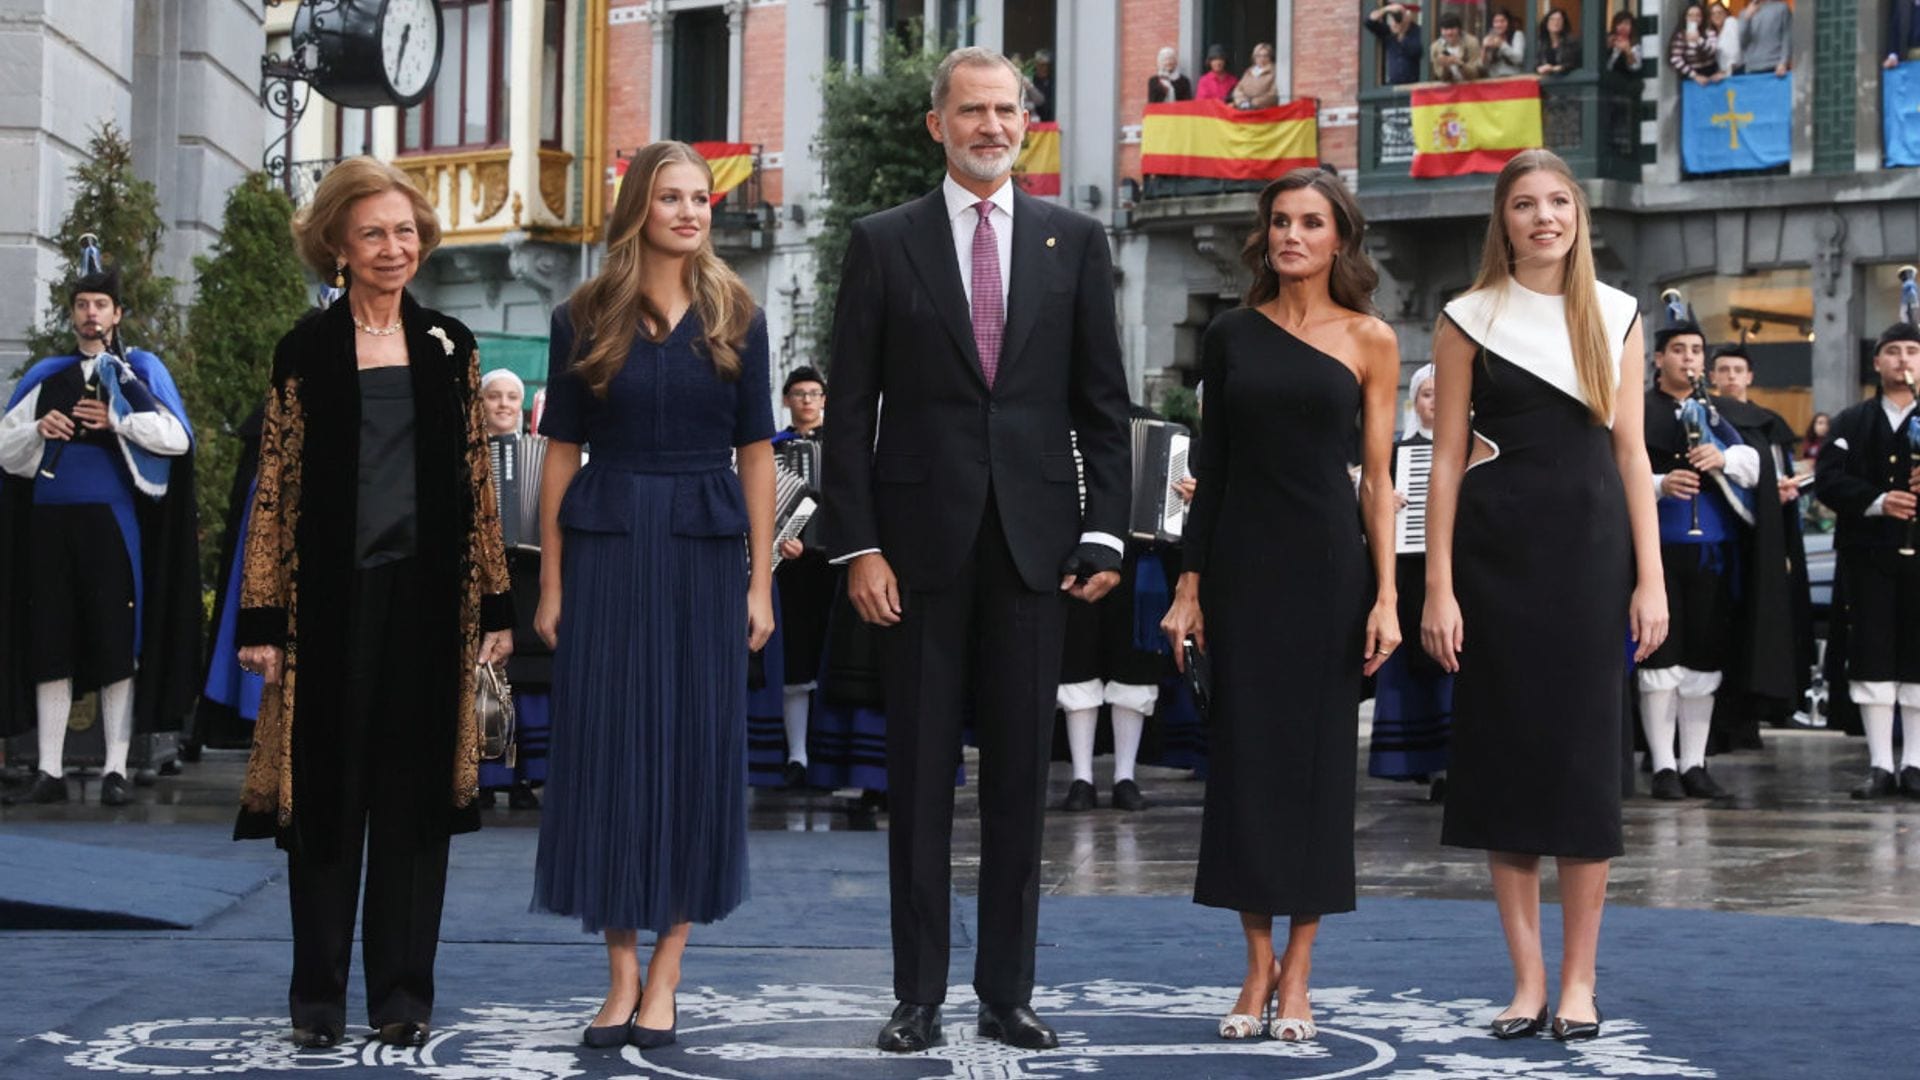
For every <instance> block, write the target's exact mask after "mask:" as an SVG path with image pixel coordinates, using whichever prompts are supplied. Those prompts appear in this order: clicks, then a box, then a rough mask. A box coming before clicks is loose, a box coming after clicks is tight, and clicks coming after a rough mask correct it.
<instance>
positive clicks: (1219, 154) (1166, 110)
mask: <svg viewBox="0 0 1920 1080" xmlns="http://www.w3.org/2000/svg"><path fill="white" fill-rule="evenodd" d="M1319 108H1320V106H1319V102H1318V101H1317V100H1315V99H1314V98H1299V99H1296V100H1294V101H1290V102H1288V103H1286V104H1285V105H1276V106H1274V107H1273V108H1271V109H1236V108H1234V107H1233V106H1231V105H1228V104H1226V103H1225V102H1222V101H1169V102H1163V103H1161V104H1158V105H1149V106H1147V113H1146V118H1145V120H1144V121H1143V122H1142V123H1141V125H1140V171H1141V172H1142V173H1144V174H1146V175H1148V176H1199V177H1208V178H1212V179H1216V180H1272V179H1275V178H1277V177H1280V176H1284V175H1286V173H1287V172H1288V171H1289V170H1292V169H1297V168H1300V167H1302V166H1313V165H1317V164H1319V162H1320V123H1319Z"/></svg>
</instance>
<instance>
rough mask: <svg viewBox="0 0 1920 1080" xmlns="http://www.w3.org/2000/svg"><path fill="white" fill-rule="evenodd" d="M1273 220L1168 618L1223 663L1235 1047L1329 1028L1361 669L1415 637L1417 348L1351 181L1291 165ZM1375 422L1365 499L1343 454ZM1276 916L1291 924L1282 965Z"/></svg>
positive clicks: (1213, 748) (1210, 810)
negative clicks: (1399, 463) (1393, 473)
mask: <svg viewBox="0 0 1920 1080" xmlns="http://www.w3.org/2000/svg"><path fill="white" fill-rule="evenodd" d="M1258 221H1259V224H1258V225H1257V226H1256V228H1255V231H1254V233H1253V235H1252V236H1251V237H1249V239H1248V243H1247V247H1246V252H1245V255H1246V259H1247V264H1248V266H1249V267H1250V268H1252V269H1253V271H1254V282H1253V285H1252V287H1251V288H1250V289H1249V290H1248V293H1247V306H1245V307H1242V308H1238V309H1236V310H1233V311H1229V312H1227V313H1225V314H1223V315H1221V316H1220V317H1219V318H1217V319H1215V320H1214V321H1213V324H1212V325H1211V326H1209V327H1208V328H1207V333H1206V339H1205V343H1204V345H1203V347H1202V366H1203V368H1204V374H1205V377H1206V394H1207V411H1206V416H1205V419H1204V421H1203V423H1202V425H1201V432H1200V446H1199V452H1198V454H1197V455H1196V457H1195V461H1196V462H1197V468H1196V476H1197V478H1198V480H1199V486H1198V489H1197V490H1196V491H1195V493H1194V498H1193V505H1192V510H1191V512H1190V514H1189V516H1188V519H1187V528H1186V536H1185V541H1184V551H1183V556H1184V560H1185V565H1184V567H1183V571H1184V572H1183V573H1182V574H1181V575H1180V580H1179V584H1178V586H1177V587H1176V589H1175V595H1174V602H1173V606H1172V609H1171V610H1170V611H1169V612H1168V614H1167V617H1166V619H1165V620H1164V621H1163V622H1162V624H1161V625H1162V628H1163V629H1165V630H1166V631H1167V635H1168V637H1169V638H1170V639H1172V640H1173V641H1174V642H1175V644H1176V648H1177V646H1178V643H1179V642H1180V641H1181V640H1182V639H1183V638H1184V637H1185V636H1186V635H1187V634H1189V633H1191V634H1193V635H1194V636H1195V637H1196V638H1197V639H1199V643H1200V644H1201V645H1202V646H1203V647H1205V648H1206V649H1207V650H1208V651H1209V652H1210V654H1211V656H1212V668H1213V684H1212V690H1213V701H1212V715H1211V716H1210V718H1209V719H1210V727H1209V730H1208V738H1209V740H1210V742H1209V752H1208V757H1209V762H1210V764H1209V769H1210V775H1209V776H1208V778H1207V799H1206V810H1205V813H1204V816H1203V818H1202V821H1201V831H1200V865H1199V873H1198V876H1197V878H1196V880H1195V882H1194V887H1193V898H1194V901H1195V902H1196V903H1201V904H1207V905H1209V906H1213V907H1224V908H1230V909H1232V910H1234V911H1238V912H1240V921H1241V929H1242V930H1243V932H1244V933H1245V934H1246V938H1247V973H1246V979H1245V982H1244V983H1243V984H1242V987H1241V991H1240V1000H1239V1002H1238V1003H1237V1004H1236V1005H1235V1006H1234V1010H1233V1012H1232V1013H1230V1014H1228V1015H1227V1017H1226V1018H1225V1019H1223V1020H1222V1021H1221V1023H1220V1035H1221V1037H1222V1038H1228V1039H1242V1038H1249V1037H1252V1036H1255V1035H1258V1034H1261V1033H1263V1032H1264V1033H1266V1034H1270V1035H1272V1036H1273V1037H1274V1038H1276V1039H1287V1040H1299V1039H1310V1038H1312V1037H1313V1036H1314V1028H1313V1021H1312V1017H1311V1010H1310V1008H1309V1004H1308V1000H1307V983H1308V974H1309V971H1310V968H1311V965H1312V949H1313V938H1314V934H1315V932H1316V931H1317V929H1318V927H1319V922H1320V916H1321V915H1324V914H1329V913H1333V912H1341V911H1351V910H1353V901H1354V867H1353V799H1354V771H1355V769H1354V762H1355V758H1356V756H1357V753H1358V731H1357V729H1358V713H1359V706H1360V684H1361V677H1362V675H1365V674H1372V673H1373V672H1374V670H1375V669H1377V668H1378V667H1379V666H1380V664H1381V662H1382V661H1384V660H1385V659H1386V657H1387V655H1388V654H1390V653H1391V652H1392V651H1393V649H1394V647H1395V646H1396V645H1397V644H1398V643H1399V640H1400V631H1399V628H1398V627H1399V624H1398V620H1397V619H1396V617H1395V612H1394V583H1393V539H1392V524H1393V512H1394V502H1393V484H1392V481H1391V480H1390V479H1389V477H1388V463H1389V458H1390V456H1391V448H1392V443H1393V423H1394V417H1393V407H1394V398H1395V392H1396V389H1397V383H1398V382H1399V367H1400V353H1399V347H1398V344H1397V342H1396V341H1395V339H1394V335H1393V331H1392V330H1391V329H1390V328H1388V326H1387V325H1386V324H1385V323H1384V322H1382V321H1380V320H1379V319H1378V318H1376V317H1374V315H1373V314H1372V302H1371V294H1372V291H1373V286H1374V284H1375V283H1376V282H1377V281H1378V275H1377V274H1376V273H1375V271H1374V270H1373V267H1372V265H1371V264H1370V263H1368V261H1367V257H1366V255H1365V253H1364V252H1363V251H1362V250H1361V246H1360V242H1361V235H1362V230H1363V229H1364V224H1363V222H1362V219H1361V216H1360V210H1359V207H1358V205H1357V204H1356V203H1355V202H1354V200H1353V196H1352V195H1350V194H1348V192H1347V190H1346V188H1345V187H1343V186H1342V185H1341V183H1340V181H1339V180H1338V179H1336V178H1334V177H1331V176H1329V175H1328V174H1326V173H1324V172H1322V171H1320V170H1318V169H1300V170H1296V171H1294V172H1292V173H1289V174H1288V175H1287V176H1284V177H1282V178H1281V179H1279V180H1276V181H1274V182H1273V183H1272V184H1269V185H1268V186H1267V189H1266V190H1265V191H1264V192H1262V193H1261V196H1260V216H1259V219H1258ZM1362 420H1364V422H1363V423H1360V433H1361V439H1362V446H1363V451H1364V453H1363V456H1364V462H1365V464H1364V468H1365V472H1364V474H1363V477H1364V479H1363V481H1362V485H1361V499H1360V502H1361V505H1359V506H1357V505H1356V502H1355V497H1354V488H1353V482H1352V480H1351V479H1350V478H1349V476H1348V474H1347V461H1348V454H1349V451H1350V450H1351V448H1352V447H1353V444H1354V439H1355V435H1356V423H1357V422H1361V421H1362ZM1363 507H1364V514H1363V512H1362V509H1363ZM1363 516H1364V519H1365V524H1366V533H1365V535H1364V536H1363V535H1362V531H1361V522H1362V518H1363ZM1203 613H1204V614H1203ZM1279 915H1284V916H1287V917H1289V919H1290V926H1289V930H1288V938H1287V945H1286V949H1285V952H1284V955H1283V956H1281V957H1280V959H1279V961H1278V963H1276V962H1275V958H1274V952H1273V920H1274V917H1275V916H1279ZM1276 996H1277V997H1278V1000H1279V1009H1278V1015H1277V1017H1276V1018H1275V1019H1273V1021H1272V1023H1271V1025H1268V1024H1267V1023H1265V1019H1266V1012H1267V1007H1268V1003H1269V1001H1271V1000H1273V999H1274V998H1275V997H1276Z"/></svg>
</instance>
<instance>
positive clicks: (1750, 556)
mask: <svg viewBox="0 0 1920 1080" xmlns="http://www.w3.org/2000/svg"><path fill="white" fill-rule="evenodd" d="M1712 374H1713V383H1714V387H1715V389H1717V390H1718V391H1719V393H1718V395H1717V396H1715V397H1714V399H1713V405H1714V408H1716V409H1717V410H1719V413H1720V415H1721V416H1722V417H1724V418H1725V419H1726V421H1727V422H1728V423H1730V424H1732V425H1733V428H1734V430H1735V431H1738V432H1739V433H1740V438H1741V439H1742V440H1743V441H1745V442H1746V444H1747V445H1748V446H1751V447H1753V448H1754V449H1755V451H1757V453H1758V457H1759V465H1760V476H1759V479H1758V480H1757V481H1756V482H1755V483H1754V486H1753V528H1752V529H1751V530H1750V531H1749V532H1748V533H1747V536H1748V543H1747V545H1746V546H1745V547H1744V548H1743V549H1742V551H1741V572H1740V577H1739V584H1740V588H1739V589H1737V590H1736V603H1735V608H1734V620H1733V640H1732V643H1731V647H1730V648H1729V650H1728V662H1727V669H1726V678H1725V680H1724V681H1723V682H1722V683H1721V685H1720V692H1719V693H1718V694H1717V695H1715V704H1714V742H1715V743H1716V746H1715V747H1714V748H1715V749H1719V750H1743V749H1746V750H1757V749H1759V748H1760V724H1761V723H1762V722H1763V721H1765V722H1769V723H1775V724H1781V723H1784V722H1786V720H1787V718H1788V717H1789V716H1791V715H1792V713H1793V711H1794V709H1795V708H1796V707H1797V703H1798V702H1799V701H1800V700H1801V698H1802V696H1803V695H1804V694H1805V693H1806V691H1807V687H1808V685H1809V684H1810V683H1811V682H1812V679H1813V653H1814V649H1813V600H1812V596H1811V594H1810V593H1809V591H1808V587H1807V549H1806V543H1805V541H1804V540H1803V539H1802V537H1801V532H1800V528H1801V526H1800V487H1799V485H1798V484H1796V483H1795V482H1794V478H1793V475H1794V474H1793V446H1794V443H1795V442H1796V441H1797V436H1796V434H1795V432H1794V430H1793V427H1792V425H1790V424H1788V423H1787V421H1786V419H1785V418H1784V417H1782V416H1781V415H1780V414H1779V413H1777V412H1774V411H1773V410H1772V409H1769V408H1767V407H1765V406H1763V405H1759V404H1756V403H1754V402H1753V401H1750V400H1748V388H1749V387H1751V386H1752V385H1753V358H1752V357H1751V356H1749V355H1748V353H1747V350H1746V347H1745V346H1744V345H1737V344H1735V345H1723V346H1721V347H1720V348H1719V349H1718V350H1716V351H1715V352H1714V354H1713V368H1712Z"/></svg>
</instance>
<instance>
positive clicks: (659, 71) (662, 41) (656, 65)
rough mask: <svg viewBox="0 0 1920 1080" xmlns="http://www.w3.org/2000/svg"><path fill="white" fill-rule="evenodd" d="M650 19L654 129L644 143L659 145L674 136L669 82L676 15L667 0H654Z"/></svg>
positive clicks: (648, 15)
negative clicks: (670, 9)
mask: <svg viewBox="0 0 1920 1080" xmlns="http://www.w3.org/2000/svg"><path fill="white" fill-rule="evenodd" d="M646 17H647V21H648V22H651V23H652V24H653V71H652V76H653V86H652V88H651V101H652V112H651V116H652V118H653V130H652V131H649V132H647V133H646V138H645V139H644V140H643V141H644V142H657V141H659V140H660V139H664V138H667V137H668V136H669V135H671V134H673V118H672V117H671V116H670V115H668V113H667V109H668V107H669V106H670V105H671V104H672V103H671V102H670V101H668V100H667V87H668V86H669V85H671V84H670V83H669V82H668V81H667V80H668V78H669V76H670V75H671V74H672V73H671V72H670V71H668V67H669V66H670V65H671V64H672V63H673V13H672V12H670V11H668V10H667V3H666V0H653V10H651V11H649V12H647V16H646Z"/></svg>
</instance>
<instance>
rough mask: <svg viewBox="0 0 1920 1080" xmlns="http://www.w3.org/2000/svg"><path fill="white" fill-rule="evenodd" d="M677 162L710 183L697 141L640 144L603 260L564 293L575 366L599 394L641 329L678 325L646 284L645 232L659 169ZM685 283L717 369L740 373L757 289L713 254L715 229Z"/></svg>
mask: <svg viewBox="0 0 1920 1080" xmlns="http://www.w3.org/2000/svg"><path fill="white" fill-rule="evenodd" d="M673 164H685V165H692V166H694V167H695V168H697V169H699V170H700V172H701V173H702V174H703V175H705V176H706V178H707V184H708V186H709V188H711V186H712V184H713V169H712V168H711V167H709V166H708V165H707V161H706V159H705V158H703V157H701V156H700V155H699V153H697V152H696V151H695V150H694V149H693V147H691V146H688V145H687V144H686V143H683V142H672V141H662V142H657V143H651V144H649V145H647V146H646V147H644V148H642V149H641V150H640V152H639V153H637V154H635V155H634V156H633V159H632V161H630V162H628V164H627V175H626V179H625V180H624V181H623V182H622V183H621V185H620V195H619V198H617V199H615V200H614V204H613V213H611V214H610V215H608V217H607V259H606V262H605V263H603V264H602V265H601V267H600V272H599V273H598V274H595V275H594V276H593V277H592V278H589V279H588V280H587V281H585V282H583V283H581V285H580V287H579V288H577V289H575V290H573V296H572V297H570V298H569V299H568V300H567V315H568V318H569V319H570V320H571V321H572V323H573V332H574V345H573V362H574V369H575V370H576V371H577V372H579V375H580V378H581V379H582V380H584V381H585V382H586V384H587V387H588V388H589V389H590V390H592V391H593V393H594V395H595V396H597V397H605V396H606V395H607V385H608V384H609V383H611V382H612V381H613V377H614V376H615V375H616V374H618V373H619V371H620V367H621V365H623V364H625V363H626V362H627V352H628V350H629V349H631V348H632V347H633V339H634V337H635V336H636V335H640V334H645V335H646V337H647V340H649V341H655V342H658V341H664V340H666V337H667V335H668V334H670V333H672V332H673V326H672V324H670V323H669V322H667V316H666V313H665V312H663V311H662V310H661V309H660V306H659V305H658V304H657V303H655V302H654V299H653V298H652V297H650V296H648V295H647V294H646V293H645V291H643V290H642V288H641V282H642V280H643V277H644V275H643V273H642V271H643V270H644V269H645V267H646V261H647V260H648V259H649V258H654V257H656V255H655V253H654V252H653V251H652V249H651V248H650V247H649V246H648V244H647V241H646V237H645V236H644V231H645V226H646V224H647V214H648V212H649V211H650V210H651V209H652V207H653V187H654V184H655V183H656V182H657V181H658V180H659V177H660V170H661V169H662V168H665V167H666V166H668V165H673ZM687 290H688V292H690V293H691V294H692V295H693V310H694V312H695V313H696V314H698V315H699V316H700V327H701V330H702V333H703V335H704V341H703V344H704V346H705V351H706V354H707V357H708V359H709V360H711V361H712V362H713V370H714V372H715V373H716V374H718V375H719V376H720V377H721V378H722V379H725V380H727V381H728V382H732V381H734V380H736V379H738V378H739V377H740V349H741V347H742V346H743V345H745V343H746V340H747V329H748V327H749V326H750V325H752V322H753V295H752V294H751V293H749V292H748V291H747V286H746V284H745V283H744V282H742V281H741V280H740V276H739V275H738V274H736V273H734V272H733V268H732V267H730V266H728V265H727V264H726V262H725V261H724V260H722V259H721V258H720V256H718V255H716V254H714V251H713V236H712V233H711V232H709V233H708V235H707V238H706V241H705V242H704V243H702V244H701V245H700V249H699V250H698V251H696V252H694V253H693V255H692V256H691V257H690V258H688V259H687Z"/></svg>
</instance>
